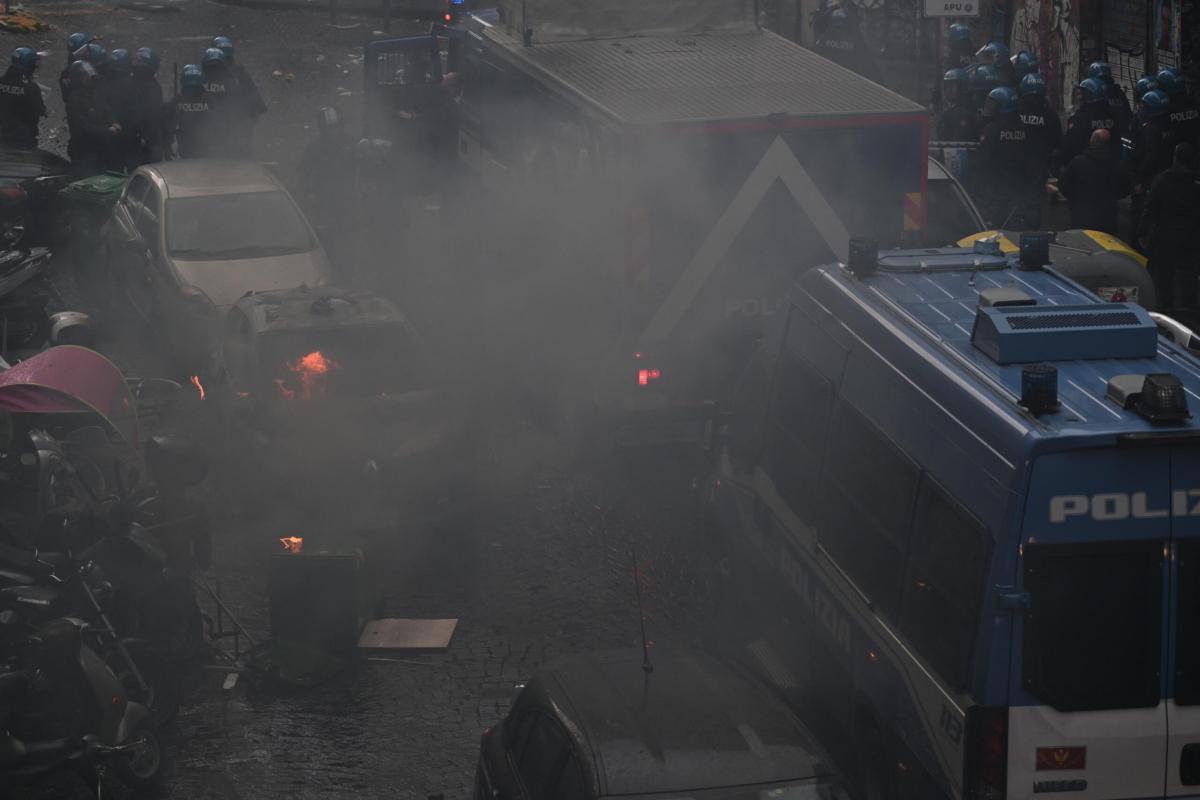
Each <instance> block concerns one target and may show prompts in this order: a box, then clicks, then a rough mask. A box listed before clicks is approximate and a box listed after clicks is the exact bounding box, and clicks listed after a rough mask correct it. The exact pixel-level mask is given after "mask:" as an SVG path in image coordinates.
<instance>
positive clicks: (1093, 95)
mask: <svg viewBox="0 0 1200 800" xmlns="http://www.w3.org/2000/svg"><path fill="white" fill-rule="evenodd" d="M1079 91H1080V99H1081V100H1082V105H1081V106H1080V107H1079V109H1078V110H1077V111H1076V112H1075V113H1074V114H1072V115H1071V117H1070V119H1068V120H1067V130H1066V133H1064V134H1063V143H1062V163H1063V164H1069V163H1071V159H1073V158H1075V156H1077V155H1079V154H1080V153H1082V152H1083V151H1084V150H1086V149H1087V147H1088V142H1089V140H1090V139H1091V136H1092V131H1096V130H1100V129H1104V130H1106V131H1108V132H1109V134H1110V138H1109V147H1110V148H1111V149H1112V151H1113V158H1120V157H1121V140H1120V138H1119V137H1118V136H1117V135H1116V128H1117V121H1116V118H1115V116H1114V115H1113V113H1112V106H1110V105H1109V104H1108V97H1107V95H1106V94H1105V92H1104V84H1103V83H1101V82H1100V81H1098V80H1097V79H1095V78H1084V79H1083V80H1082V81H1080V82H1079Z"/></svg>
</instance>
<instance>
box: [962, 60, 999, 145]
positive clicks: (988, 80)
mask: <svg viewBox="0 0 1200 800" xmlns="http://www.w3.org/2000/svg"><path fill="white" fill-rule="evenodd" d="M968 74H969V75H970V76H971V105H972V107H974V109H975V116H976V119H977V122H976V125H977V126H978V128H979V130H983V126H984V125H985V124H986V123H987V118H986V116H985V115H986V112H987V111H988V110H989V107H988V106H987V98H988V95H989V94H990V93H991V91H992V89H995V88H996V85H997V84H996V70H994V69H992V68H991V67H989V66H988V65H987V64H980V65H979V66H977V67H975V69H973V70H968Z"/></svg>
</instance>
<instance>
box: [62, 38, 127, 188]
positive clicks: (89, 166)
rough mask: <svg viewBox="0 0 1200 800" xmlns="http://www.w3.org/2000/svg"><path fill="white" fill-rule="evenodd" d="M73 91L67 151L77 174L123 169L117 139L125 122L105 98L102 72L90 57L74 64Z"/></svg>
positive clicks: (71, 75) (72, 68) (70, 104)
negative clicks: (121, 122)
mask: <svg viewBox="0 0 1200 800" xmlns="http://www.w3.org/2000/svg"><path fill="white" fill-rule="evenodd" d="M69 78H70V81H71V93H70V95H69V96H68V97H67V128H68V130H69V132H70V137H71V138H70V141H69V142H68V144H67V155H68V156H69V157H70V159H71V167H72V171H73V172H74V173H75V174H76V175H80V176H86V175H95V174H96V173H98V172H104V171H105V170H109V169H119V168H120V166H121V164H119V159H118V157H117V153H116V139H117V137H118V136H119V135H120V133H121V125H120V123H118V122H117V118H116V115H115V114H113V112H112V109H111V108H109V106H108V105H107V103H106V102H105V98H104V93H103V92H102V91H101V88H100V75H99V73H98V72H97V70H96V67H95V65H93V64H92V63H91V62H90V61H83V60H79V61H76V62H75V63H73V64H71V70H70V75H69Z"/></svg>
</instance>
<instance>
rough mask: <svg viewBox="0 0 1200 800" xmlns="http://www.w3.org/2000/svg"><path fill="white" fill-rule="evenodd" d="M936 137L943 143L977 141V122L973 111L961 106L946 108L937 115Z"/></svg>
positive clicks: (968, 107)
mask: <svg viewBox="0 0 1200 800" xmlns="http://www.w3.org/2000/svg"><path fill="white" fill-rule="evenodd" d="M937 137H938V139H940V140H941V141H943V142H977V141H979V120H978V116H977V114H976V113H975V109H973V108H971V107H970V106H967V105H963V104H955V105H951V106H949V107H947V108H946V109H945V110H944V111H942V112H941V113H940V114H938V124H937Z"/></svg>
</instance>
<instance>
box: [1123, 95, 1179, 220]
mask: <svg viewBox="0 0 1200 800" xmlns="http://www.w3.org/2000/svg"><path fill="white" fill-rule="evenodd" d="M1139 83H1141V81H1139ZM1170 111H1171V101H1170V100H1169V99H1168V97H1167V96H1166V94H1164V93H1163V92H1160V91H1158V90H1157V89H1151V90H1150V91H1148V92H1146V93H1145V94H1144V95H1142V98H1141V101H1140V102H1139V103H1138V113H1137V122H1136V125H1135V126H1134V127H1135V130H1136V134H1137V135H1136V136H1135V137H1134V140H1133V149H1132V151H1131V152H1130V154H1129V170H1130V173H1131V175H1132V177H1133V206H1132V209H1131V214H1132V216H1133V235H1132V236H1130V238H1129V240H1130V241H1131V242H1137V239H1138V237H1137V231H1138V225H1139V224H1140V223H1141V216H1142V209H1143V208H1144V206H1145V199H1146V192H1148V191H1149V190H1150V186H1151V185H1152V184H1153V183H1154V179H1155V178H1156V177H1158V176H1159V175H1160V174H1161V173H1163V172H1164V171H1166V170H1167V169H1168V168H1170V166H1171V159H1172V157H1173V155H1174V153H1175V145H1176V144H1177V142H1176V140H1175V130H1174V128H1173V127H1172V126H1171V113H1170Z"/></svg>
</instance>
